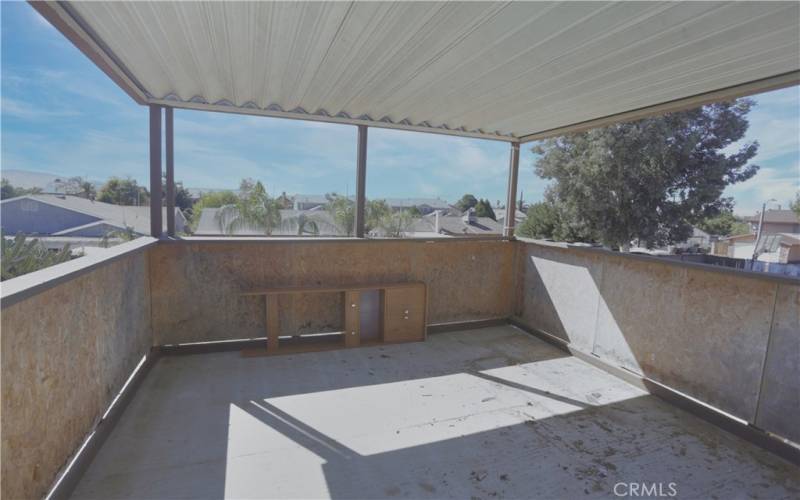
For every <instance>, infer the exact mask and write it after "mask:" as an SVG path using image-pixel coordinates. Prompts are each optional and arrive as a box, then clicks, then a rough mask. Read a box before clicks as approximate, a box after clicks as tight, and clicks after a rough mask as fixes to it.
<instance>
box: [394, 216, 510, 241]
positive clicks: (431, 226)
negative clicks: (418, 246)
mask: <svg viewBox="0 0 800 500" xmlns="http://www.w3.org/2000/svg"><path fill="white" fill-rule="evenodd" d="M502 234H503V225H502V224H500V223H499V222H497V221H495V220H493V219H491V218H489V217H477V216H476V215H475V212H474V211H473V210H469V211H468V212H467V213H465V214H464V215H461V216H453V215H441V214H440V213H439V212H438V211H437V212H434V213H432V214H429V215H426V216H424V217H422V218H420V219H417V220H415V221H414V223H413V224H412V225H411V228H410V229H409V231H408V232H407V233H406V236H408V237H410V238H417V237H419V238H427V237H433V236H500V235H502Z"/></svg>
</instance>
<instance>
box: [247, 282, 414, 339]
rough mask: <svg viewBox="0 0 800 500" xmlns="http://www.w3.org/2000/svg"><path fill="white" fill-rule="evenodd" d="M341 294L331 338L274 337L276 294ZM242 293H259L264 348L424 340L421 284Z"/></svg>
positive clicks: (298, 288) (339, 286)
mask: <svg viewBox="0 0 800 500" xmlns="http://www.w3.org/2000/svg"><path fill="white" fill-rule="evenodd" d="M314 293H341V294H342V295H343V304H344V314H343V317H344V332H342V333H341V334H340V336H339V337H338V338H334V339H333V341H332V340H331V336H324V337H323V336H320V337H305V338H303V341H294V342H291V341H289V340H288V339H287V340H286V341H285V342H283V344H284V345H282V342H281V340H280V339H279V335H280V324H279V318H278V296H279V295H290V294H314ZM241 295H242V296H262V295H263V296H264V300H265V305H266V337H267V345H266V348H267V352H268V353H270V354H274V353H277V352H278V351H282V352H284V351H285V352H289V351H291V352H302V351H319V350H326V349H337V348H342V347H358V346H360V345H365V344H379V343H395V342H413V341H421V340H425V336H426V324H427V287H426V286H425V283H423V282H418V281H414V282H406V283H381V284H371V285H330V286H328V285H323V286H319V285H318V286H289V287H275V288H264V289H257V290H248V291H245V292H243V293H242V294H241Z"/></svg>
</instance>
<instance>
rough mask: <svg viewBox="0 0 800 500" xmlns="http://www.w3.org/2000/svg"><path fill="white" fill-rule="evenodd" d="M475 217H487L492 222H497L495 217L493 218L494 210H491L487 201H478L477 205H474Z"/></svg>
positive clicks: (490, 205)
mask: <svg viewBox="0 0 800 500" xmlns="http://www.w3.org/2000/svg"><path fill="white" fill-rule="evenodd" d="M475 215H477V216H478V217H489V218H490V219H492V220H497V216H495V214H494V209H493V208H492V204H491V203H489V200H483V199H481V200H478V203H476V204H475ZM512 216H513V214H512Z"/></svg>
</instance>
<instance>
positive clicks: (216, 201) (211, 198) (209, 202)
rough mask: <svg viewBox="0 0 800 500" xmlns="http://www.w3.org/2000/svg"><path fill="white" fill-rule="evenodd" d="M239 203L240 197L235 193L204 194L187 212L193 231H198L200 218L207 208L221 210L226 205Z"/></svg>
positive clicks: (215, 192)
mask: <svg viewBox="0 0 800 500" xmlns="http://www.w3.org/2000/svg"><path fill="white" fill-rule="evenodd" d="M238 201H239V197H238V196H236V193H234V192H233V191H229V190H225V191H212V192H208V193H203V194H202V195H200V198H199V199H198V200H197V201H196V202H195V203H194V205H192V207H191V208H190V209H189V210H186V211H185V213H186V216H187V217H188V218H189V225H190V227H191V229H192V231H196V230H197V225H198V224H199V223H200V216H201V215H202V213H203V209H206V208H221V207H224V206H225V205H235V204H236V203H237V202H238Z"/></svg>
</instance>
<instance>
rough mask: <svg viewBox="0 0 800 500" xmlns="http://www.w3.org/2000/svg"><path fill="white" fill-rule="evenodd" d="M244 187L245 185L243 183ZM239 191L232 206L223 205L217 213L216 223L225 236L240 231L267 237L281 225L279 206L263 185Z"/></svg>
mask: <svg viewBox="0 0 800 500" xmlns="http://www.w3.org/2000/svg"><path fill="white" fill-rule="evenodd" d="M242 185H243V186H244V185H245V183H244V182H243V183H242ZM250 186H251V184H249V183H248V184H247V189H242V190H240V193H239V199H238V201H237V202H236V203H234V204H228V205H223V206H222V207H220V209H219V210H218V211H217V222H218V223H219V227H220V229H221V230H222V231H223V232H224V233H225V234H235V233H236V232H238V231H241V230H253V231H259V232H263V233H264V234H265V235H267V236H269V235H270V234H272V231H273V230H274V229H275V228H276V227H278V226H280V224H281V210H280V204H279V203H278V202H277V201H276V200H275V199H273V198H270V197H269V195H268V194H267V191H266V189H264V185H263V184H261V182H256V183H255V184H254V185H252V187H250Z"/></svg>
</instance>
